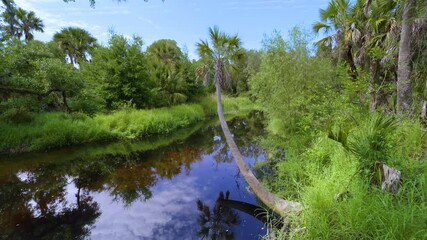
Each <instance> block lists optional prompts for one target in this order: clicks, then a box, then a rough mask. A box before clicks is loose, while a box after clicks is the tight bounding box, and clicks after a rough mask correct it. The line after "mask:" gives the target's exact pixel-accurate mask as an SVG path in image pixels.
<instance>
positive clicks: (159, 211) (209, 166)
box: [0, 121, 265, 240]
mask: <svg viewBox="0 0 427 240" xmlns="http://www.w3.org/2000/svg"><path fill="white" fill-rule="evenodd" d="M238 123H239V122H237V124H236V125H234V126H233V125H232V126H233V129H237V130H239V129H240V134H238V131H237V130H235V132H236V134H238V136H240V135H242V134H243V135H245V134H248V132H247V131H246V130H247V129H244V128H242V126H246V122H245V121H243V122H241V123H242V124H240V125H239V124H238ZM237 126H238V127H239V128H237ZM249 135H250V136H252V137H253V136H257V135H258V132H254V133H252V134H249ZM243 139H245V138H243ZM239 140H242V138H239ZM243 143H244V144H239V143H238V144H239V145H240V146H241V147H243V148H244V150H243V151H242V152H243V155H246V157H245V160H246V161H247V162H248V164H249V165H250V166H253V165H254V162H255V159H259V160H263V159H264V155H263V154H262V151H258V150H259V147H258V150H257V147H256V145H252V143H251V142H250V140H249V138H246V141H243ZM227 149H228V148H227V146H226V143H225V142H224V140H223V139H222V137H221V135H220V129H219V128H218V127H216V128H211V127H208V128H206V129H205V130H203V131H200V132H199V133H198V134H194V135H193V136H191V137H189V138H187V139H186V140H181V141H179V142H176V143H175V144H171V145H170V146H168V147H165V148H159V149H158V150H153V151H150V152H149V153H148V154H141V155H138V154H137V155H129V156H130V157H131V158H136V159H134V160H137V164H136V165H134V166H132V165H129V166H127V165H124V166H122V165H120V166H119V167H118V168H117V169H113V170H111V171H112V175H113V176H110V175H106V176H104V177H101V178H94V179H95V180H93V181H91V180H90V179H91V178H87V177H88V176H91V175H88V174H85V172H84V171H82V169H83V170H84V169H88V168H87V165H85V162H79V161H75V162H72V161H71V160H70V159H71V158H69V159H68V160H64V161H63V162H58V161H57V160H60V159H61V158H63V157H62V156H64V155H67V154H68V153H67V151H64V152H62V153H61V152H59V153H58V155H52V154H51V153H46V154H40V156H39V157H38V158H39V159H40V160H43V158H44V157H46V156H49V157H50V158H52V162H47V163H46V165H44V164H43V163H37V161H35V160H31V161H29V162H28V163H29V164H28V166H24V167H22V166H23V165H20V164H16V165H14V163H16V162H17V161H14V160H13V159H12V160H11V161H10V162H9V164H10V166H11V168H9V169H16V172H14V173H13V176H14V177H15V178H16V180H13V179H14V178H10V181H11V182H10V183H9V184H12V185H10V186H9V185H4V186H6V187H11V186H15V188H11V189H12V190H14V191H16V194H17V195H16V196H21V195H22V196H26V197H28V198H25V199H23V200H22V203H23V204H25V205H26V206H28V207H29V209H28V210H30V211H31V215H28V216H27V215H25V216H24V215H23V216H24V217H26V218H25V219H26V221H27V222H26V223H27V224H28V223H31V224H32V223H34V224H33V225H31V224H30V225H31V226H33V227H34V229H37V228H38V227H40V226H39V225H43V222H44V220H43V219H44V217H46V216H42V215H43V213H42V212H41V206H43V204H42V203H43V201H45V203H46V206H47V208H45V210H46V209H49V211H51V210H52V211H51V213H52V214H53V215H49V216H50V217H51V219H50V220H49V221H52V222H57V221H58V219H61V220H62V221H63V222H64V223H66V224H70V225H73V224H78V221H75V220H73V219H70V218H68V217H67V216H68V215H66V214H71V213H67V210H70V211H71V210H72V214H75V215H73V216H77V217H79V216H81V217H82V218H80V221H82V220H83V219H89V221H91V220H90V217H93V221H92V222H90V223H89V222H85V223H84V224H87V225H86V226H87V227H89V228H91V231H90V236H89V238H90V239H94V240H97V239H201V237H200V236H198V232H199V230H200V229H201V228H200V225H199V224H200V223H199V221H198V218H199V216H200V214H201V212H200V211H199V210H198V208H197V201H198V200H200V201H201V202H203V204H204V205H205V206H208V207H209V211H211V212H212V213H213V209H214V206H215V202H216V199H217V198H218V196H219V193H220V192H223V193H225V192H227V191H229V192H230V200H236V201H242V202H246V203H250V204H255V205H257V200H256V198H255V197H254V195H253V194H252V193H250V192H248V190H247V185H246V183H245V181H244V179H243V177H242V176H240V174H239V171H238V168H237V166H236V165H235V163H234V161H233V160H232V157H231V154H230V152H229V151H227ZM89 150H90V149H89ZM89 150H88V151H89ZM61 154H62V155H61ZM119 156H120V154H119ZM249 156H250V157H249ZM115 159H116V158H115V156H113V157H110V158H105V159H103V158H100V159H98V160H97V161H104V160H105V161H108V160H115ZM70 161H71V164H70ZM117 161H127V159H126V158H125V159H124V160H120V158H117ZM12 163H13V164H12ZM87 163H91V164H92V166H94V167H92V168H89V170H91V169H92V170H95V173H96V171H97V170H98V165H93V164H94V163H97V162H96V161H89V162H87ZM113 163H114V162H113ZM67 164H70V165H67ZM101 166H104V165H101ZM104 167H106V166H104ZM133 167H135V168H133ZM132 169H133V170H132ZM73 171H74V172H73ZM75 172H77V173H82V174H83V175H78V174H76V173H75ZM89 172H91V171H89ZM3 174H4V173H3ZM7 174H9V173H7ZM144 174H146V175H144ZM0 176H1V175H0ZM4 176H7V175H4ZM124 176H127V177H124ZM85 177H86V178H85ZM114 177H116V178H114ZM121 177H124V178H121ZM7 179H8V178H4V179H3V182H2V183H1V184H5V183H6V182H7V181H9V180H7ZM0 180H1V178H0ZM110 180H111V181H110ZM5 181H6V182H5ZM13 181H15V182H13ZM79 181H80V186H81V187H82V188H81V189H80V190H79V189H77V187H76V184H78V182H79ZM13 184H17V185H13ZM20 184H21V185H20ZM128 184H129V186H130V188H132V187H135V186H136V187H141V189H140V190H141V191H142V192H143V193H144V191H145V190H147V189H148V190H147V191H148V192H150V194H148V195H149V198H148V199H147V200H145V201H144V200H141V199H144V197H143V196H142V197H140V198H138V197H137V198H132V195H130V198H131V199H133V200H132V201H130V202H127V203H126V202H124V201H125V200H124V199H123V198H120V197H119V198H117V194H120V193H122V192H120V191H124V192H123V196H129V195H126V191H127V190H129V188H127V187H126V186H127V185H128ZM88 186H90V187H88ZM0 187H2V185H0ZM112 190H117V191H116V192H113V191H112ZM130 190H133V189H130ZM130 193H132V191H130ZM19 194H21V195H19ZM114 194H116V196H115V195H114ZM10 196H15V195H13V194H12V195H10ZM51 196H52V198H51ZM150 196H151V197H150ZM92 198H93V199H92ZM78 199H80V200H78ZM79 201H80V202H81V204H80V205H81V207H80V205H79V204H78V202H79ZM92 203H94V205H93V204H92ZM20 204H21V202H20V201H18V203H17V205H16V206H17V208H16V210H17V216H18V215H19V208H21V207H22V205H20ZM12 205H13V204H12ZM13 206H15V205H13ZM98 206H99V211H100V212H101V214H100V215H99V214H98V215H97V214H96V211H97V209H98ZM23 209H24V210H25V209H26V208H23ZM87 209H94V212H93V213H92V214H89V217H88V216H86V215H84V213H85V211H87ZM0 210H1V209H0ZM235 211H236V212H237V213H238V215H239V220H240V221H239V222H240V223H239V224H237V225H236V224H234V225H231V226H227V227H226V229H231V230H232V232H233V233H234V237H235V239H258V238H259V236H260V235H263V234H265V229H264V226H263V223H261V222H259V221H258V220H256V219H255V218H254V217H252V216H250V215H248V214H246V213H243V212H239V211H238V210H235ZM64 213H66V214H65V215H64ZM49 216H48V217H49ZM0 217H1V212H0ZM55 217H57V218H55ZM0 220H1V219H0ZM15 220H16V221H17V223H25V221H24V220H22V221H21V220H20V219H19V218H16V219H15ZM34 220H37V221H34ZM10 222H13V221H10ZM92 223H93V224H92ZM37 224H39V225H37ZM208 225H209V224H208ZM11 226H12V227H14V226H15V225H11ZM203 226H206V225H203ZM0 229H1V226H0ZM1 237H2V233H1V231H0V238H1Z"/></svg>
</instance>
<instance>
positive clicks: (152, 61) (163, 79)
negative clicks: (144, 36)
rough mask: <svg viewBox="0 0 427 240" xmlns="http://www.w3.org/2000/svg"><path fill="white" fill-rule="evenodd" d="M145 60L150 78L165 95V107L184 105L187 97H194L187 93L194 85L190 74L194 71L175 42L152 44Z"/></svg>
mask: <svg viewBox="0 0 427 240" xmlns="http://www.w3.org/2000/svg"><path fill="white" fill-rule="evenodd" d="M147 59H148V64H149V69H150V75H151V78H152V79H153V81H155V83H156V85H157V86H158V88H159V92H160V93H163V94H164V95H165V101H166V102H167V105H171V104H178V103H184V102H186V101H187V99H188V97H194V94H195V92H192V91H189V90H190V89H189V87H190V86H195V85H196V82H195V81H196V79H195V75H194V74H191V73H194V69H193V68H192V67H191V62H190V60H189V59H188V57H187V56H186V55H184V53H182V51H181V49H180V48H179V47H178V46H177V43H176V42H175V41H173V40H167V39H162V40H158V41H156V42H154V43H153V44H151V45H150V46H149V47H148V48H147ZM157 105H161V104H157Z"/></svg>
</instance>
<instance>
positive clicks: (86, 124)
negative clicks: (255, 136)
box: [0, 97, 253, 154]
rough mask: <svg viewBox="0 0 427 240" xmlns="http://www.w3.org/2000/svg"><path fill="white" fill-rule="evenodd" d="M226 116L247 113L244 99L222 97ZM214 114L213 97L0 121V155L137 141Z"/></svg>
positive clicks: (247, 102) (186, 125)
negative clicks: (166, 104)
mask: <svg viewBox="0 0 427 240" xmlns="http://www.w3.org/2000/svg"><path fill="white" fill-rule="evenodd" d="M223 103H224V108H225V111H226V113H227V114H237V113H238V112H240V111H244V110H249V109H251V108H252V107H253V104H252V103H251V102H250V101H249V100H248V99H247V98H225V99H224V102H223ZM215 114H216V102H215V99H214V98H211V97H206V98H203V99H201V100H200V101H198V102H197V103H190V104H182V105H178V106H173V107H168V108H158V109H147V110H135V109H129V110H120V111H115V112H112V113H111V114H98V115H96V116H94V117H93V118H90V117H87V116H85V115H83V114H66V113H58V112H57V113H38V114H35V115H34V116H33V120H32V121H31V122H30V123H22V124H13V123H6V122H0V139H1V141H0V153H3V154H16V153H23V152H31V151H44V150H49V149H53V148H59V147H64V146H72V145H80V144H84V143H92V142H103V141H105V142H106V141H118V140H131V139H141V138H143V137H145V136H150V135H160V134H166V133H170V132H172V131H174V130H177V129H179V128H183V127H188V126H190V125H192V124H195V123H197V122H200V121H203V120H205V119H206V118H210V117H213V116H214V115H215Z"/></svg>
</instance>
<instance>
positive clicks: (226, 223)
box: [197, 191, 240, 240]
mask: <svg viewBox="0 0 427 240" xmlns="http://www.w3.org/2000/svg"><path fill="white" fill-rule="evenodd" d="M229 196H230V192H229V191H227V192H226V194H225V196H224V193H223V192H220V193H219V196H218V199H217V200H216V202H215V206H214V207H213V208H212V210H211V209H210V208H209V206H208V205H206V204H204V203H203V202H202V201H201V200H200V199H199V200H197V209H198V210H199V218H198V222H199V225H200V230H199V236H200V237H201V238H202V239H218V240H221V239H235V236H234V232H233V231H232V227H233V226H234V225H238V224H240V218H239V215H238V214H237V212H235V211H234V210H233V209H231V208H230V207H227V206H224V205H222V204H221V201H222V200H224V199H225V200H228V198H229Z"/></svg>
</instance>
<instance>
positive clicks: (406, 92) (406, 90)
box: [397, 0, 415, 113]
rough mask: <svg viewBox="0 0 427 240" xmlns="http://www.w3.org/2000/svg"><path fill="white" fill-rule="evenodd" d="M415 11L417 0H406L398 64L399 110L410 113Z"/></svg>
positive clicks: (399, 111)
mask: <svg viewBox="0 0 427 240" xmlns="http://www.w3.org/2000/svg"><path fill="white" fill-rule="evenodd" d="M414 11H415V0H406V2H405V6H404V9H403V17H402V31H401V33H400V43H399V59H398V65H397V112H398V113H410V110H411V103H412V88H411V31H412V24H411V22H412V20H413V19H412V18H413V16H414Z"/></svg>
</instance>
